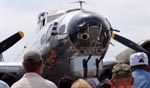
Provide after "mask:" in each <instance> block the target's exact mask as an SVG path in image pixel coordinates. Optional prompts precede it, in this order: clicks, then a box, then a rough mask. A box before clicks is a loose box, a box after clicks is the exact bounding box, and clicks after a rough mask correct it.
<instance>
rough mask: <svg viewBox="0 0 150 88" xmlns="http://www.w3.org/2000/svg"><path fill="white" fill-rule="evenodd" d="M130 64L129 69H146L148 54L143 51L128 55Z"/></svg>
mask: <svg viewBox="0 0 150 88" xmlns="http://www.w3.org/2000/svg"><path fill="white" fill-rule="evenodd" d="M130 66H131V70H132V71H134V70H136V69H145V70H146V69H147V67H148V56H147V55H146V54H145V53H144V52H137V53H134V54H131V55H130Z"/></svg>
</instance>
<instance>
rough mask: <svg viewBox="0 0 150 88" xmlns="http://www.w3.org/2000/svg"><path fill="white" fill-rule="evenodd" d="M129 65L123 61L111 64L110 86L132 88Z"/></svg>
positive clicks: (113, 87)
mask: <svg viewBox="0 0 150 88" xmlns="http://www.w3.org/2000/svg"><path fill="white" fill-rule="evenodd" d="M130 70H131V69H130V66H129V65H128V64H124V63H118V64H116V65H115V66H113V70H112V79H111V83H112V88H134V87H133V86H132V84H133V81H134V80H133V77H132V74H131V71H130Z"/></svg>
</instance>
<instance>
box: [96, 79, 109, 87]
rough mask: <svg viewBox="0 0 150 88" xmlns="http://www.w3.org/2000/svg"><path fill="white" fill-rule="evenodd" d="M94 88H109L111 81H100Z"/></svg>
mask: <svg viewBox="0 0 150 88" xmlns="http://www.w3.org/2000/svg"><path fill="white" fill-rule="evenodd" d="M96 88H111V81H110V80H109V79H104V80H102V81H101V82H100V83H99V84H98V85H97V87H96Z"/></svg>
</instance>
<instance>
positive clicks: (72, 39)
mask: <svg viewBox="0 0 150 88" xmlns="http://www.w3.org/2000/svg"><path fill="white" fill-rule="evenodd" d="M113 31H116V30H114V29H113V28H112V26H111V24H110V23H109V21H108V20H107V19H106V18H105V17H103V16H101V15H99V14H97V13H95V12H92V11H87V10H84V9H82V8H81V9H80V8H79V9H78V8H77V9H71V10H66V11H55V12H43V13H41V14H40V15H39V19H38V28H37V32H36V34H35V35H32V36H31V41H30V42H29V44H28V46H26V47H25V48H26V49H25V51H24V53H25V52H26V51H30V50H34V51H37V52H39V53H40V54H41V55H42V57H43V59H44V68H43V74H42V75H43V77H44V78H46V79H49V80H51V81H53V82H55V83H56V84H57V82H58V80H59V79H60V78H61V77H63V76H65V75H70V76H72V77H73V78H79V77H82V78H88V77H97V78H98V79H99V80H101V79H103V78H105V77H107V78H111V69H112V66H113V65H114V64H116V61H108V62H103V58H104V56H105V54H106V52H107V50H108V47H109V45H110V40H111V37H112V38H114V39H115V40H117V41H118V42H120V43H123V44H124V45H126V46H128V47H129V48H132V49H135V50H136V51H142V52H146V53H147V54H149V50H148V51H147V50H145V49H146V48H148V47H146V48H145V49H144V48H142V47H141V46H139V45H137V44H136V43H134V42H132V41H130V40H128V39H126V38H124V37H121V36H119V35H116V34H114V33H113ZM24 53H23V54H24ZM23 54H22V56H20V58H19V59H18V60H17V61H18V62H21V61H22V57H23ZM90 61H92V64H93V65H94V68H91V67H90V66H89V63H88V62H90ZM20 67H21V65H20ZM18 70H20V69H18ZM7 71H8V72H11V71H10V69H7ZM16 74H17V73H16Z"/></svg>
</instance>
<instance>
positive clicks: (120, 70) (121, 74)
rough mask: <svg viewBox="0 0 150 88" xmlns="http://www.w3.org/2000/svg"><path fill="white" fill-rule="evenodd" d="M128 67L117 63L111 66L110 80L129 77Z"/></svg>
mask: <svg viewBox="0 0 150 88" xmlns="http://www.w3.org/2000/svg"><path fill="white" fill-rule="evenodd" d="M130 69H131V67H130V65H128V64H125V63H118V64H116V65H114V66H113V70H112V78H126V77H131V72H130Z"/></svg>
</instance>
